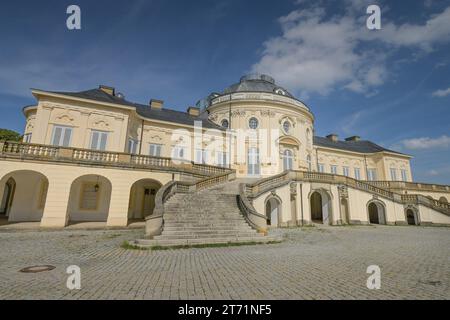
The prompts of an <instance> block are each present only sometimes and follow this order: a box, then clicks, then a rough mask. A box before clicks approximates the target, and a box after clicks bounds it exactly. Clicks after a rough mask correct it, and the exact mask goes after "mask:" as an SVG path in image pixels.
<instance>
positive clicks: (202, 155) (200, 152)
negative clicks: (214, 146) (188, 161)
mask: <svg viewBox="0 0 450 320" xmlns="http://www.w3.org/2000/svg"><path fill="white" fill-rule="evenodd" d="M207 162H208V150H205V149H195V163H199V164H206V163H207Z"/></svg>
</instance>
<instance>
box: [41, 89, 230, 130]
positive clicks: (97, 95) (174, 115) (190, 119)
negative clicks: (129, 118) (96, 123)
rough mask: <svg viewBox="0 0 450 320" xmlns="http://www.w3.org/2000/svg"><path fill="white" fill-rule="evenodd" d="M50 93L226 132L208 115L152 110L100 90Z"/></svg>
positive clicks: (152, 117)
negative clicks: (199, 123)
mask: <svg viewBox="0 0 450 320" xmlns="http://www.w3.org/2000/svg"><path fill="white" fill-rule="evenodd" d="M49 92H50V93H55V94H61V95H65V96H70V97H76V98H81V99H88V100H94V101H100V102H107V103H115V104H119V105H123V106H127V107H133V108H135V109H136V112H137V113H138V114H139V115H141V116H143V117H145V118H148V119H154V120H160V121H167V122H173V123H179V124H185V125H191V126H193V125H194V122H195V121H202V126H203V127H204V128H208V129H219V130H225V129H224V128H223V127H221V126H219V125H216V124H215V123H213V122H211V121H209V120H208V119H207V115H206V114H201V115H200V116H198V117H194V116H191V115H190V114H189V113H187V112H182V111H176V110H171V109H165V108H162V109H161V110H154V109H153V110H152V109H151V108H150V106H149V105H143V104H139V103H134V102H130V101H127V100H125V99H121V98H119V97H116V96H112V95H110V94H107V93H106V92H104V91H103V90H100V89H92V90H87V91H81V92H55V91H49Z"/></svg>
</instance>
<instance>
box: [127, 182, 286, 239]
mask: <svg viewBox="0 0 450 320" xmlns="http://www.w3.org/2000/svg"><path fill="white" fill-rule="evenodd" d="M239 183H241V181H233V182H229V183H225V184H222V185H219V186H215V187H213V188H211V189H205V190H202V191H199V192H195V193H177V194H175V195H174V196H172V197H171V198H170V199H169V200H168V201H167V202H166V204H165V206H164V228H163V232H162V234H161V235H159V236H155V237H153V239H151V240H136V242H135V244H136V245H138V246H143V247H150V246H178V245H202V244H224V243H249V242H250V243H254V242H257V243H267V242H271V241H278V240H280V239H279V238H277V237H271V236H267V235H264V234H261V233H258V232H257V231H256V230H254V229H252V228H251V227H250V226H249V225H248V223H247V221H246V220H245V218H244V216H243V215H242V213H241V211H240V210H239V207H238V205H237V199H236V196H237V193H238V185H239Z"/></svg>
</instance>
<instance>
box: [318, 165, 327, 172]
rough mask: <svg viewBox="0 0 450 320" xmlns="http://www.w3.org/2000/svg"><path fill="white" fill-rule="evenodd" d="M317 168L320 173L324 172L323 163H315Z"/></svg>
mask: <svg viewBox="0 0 450 320" xmlns="http://www.w3.org/2000/svg"><path fill="white" fill-rule="evenodd" d="M317 170H318V171H319V172H320V173H325V165H324V164H323V163H319V164H318V165H317Z"/></svg>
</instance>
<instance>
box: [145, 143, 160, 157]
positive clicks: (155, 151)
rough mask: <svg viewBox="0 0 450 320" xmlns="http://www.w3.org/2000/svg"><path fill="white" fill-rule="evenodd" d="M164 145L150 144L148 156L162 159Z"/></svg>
mask: <svg viewBox="0 0 450 320" xmlns="http://www.w3.org/2000/svg"><path fill="white" fill-rule="evenodd" d="M161 152H162V144H157V143H149V148H148V154H149V155H150V156H152V157H161Z"/></svg>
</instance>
